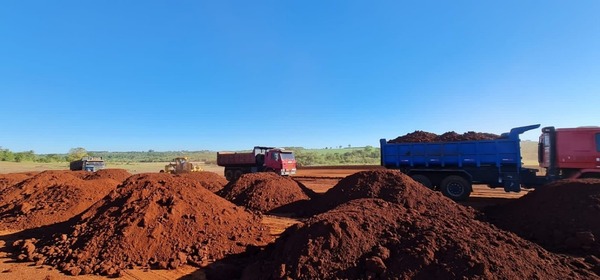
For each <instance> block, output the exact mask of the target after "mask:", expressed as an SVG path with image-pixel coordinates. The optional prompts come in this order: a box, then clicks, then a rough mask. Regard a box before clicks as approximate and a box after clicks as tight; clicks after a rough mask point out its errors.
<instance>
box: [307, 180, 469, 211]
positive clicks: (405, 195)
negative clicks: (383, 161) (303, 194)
mask: <svg viewBox="0 0 600 280" xmlns="http://www.w3.org/2000/svg"><path fill="white" fill-rule="evenodd" d="M415 197H419V199H414V198H415ZM359 198H381V199H383V200H386V201H390V202H396V203H400V204H404V205H406V206H407V207H409V208H417V209H421V210H422V209H424V208H427V207H430V205H431V204H435V203H437V201H439V200H445V201H446V203H448V202H450V201H451V200H450V199H448V198H446V197H444V196H443V195H442V194H441V193H440V192H434V191H430V190H429V189H427V188H425V187H424V186H423V185H421V184H420V183H417V182H415V181H414V180H412V179H411V178H410V177H408V176H407V175H405V174H404V173H402V172H400V171H398V170H388V169H382V170H371V171H362V172H357V173H355V174H352V175H350V176H347V177H346V178H344V179H342V180H340V181H339V182H338V183H337V184H336V185H335V186H334V187H333V188H331V189H329V190H328V191H327V192H325V193H324V194H323V195H322V196H321V197H319V198H317V199H316V200H315V202H314V203H313V209H314V211H313V214H314V213H322V212H325V211H327V210H330V209H333V208H335V207H337V206H338V205H341V204H343V203H346V202H348V201H350V200H353V199H359ZM460 209H461V211H463V215H466V216H468V217H472V218H474V217H475V212H474V211H473V209H471V208H460Z"/></svg>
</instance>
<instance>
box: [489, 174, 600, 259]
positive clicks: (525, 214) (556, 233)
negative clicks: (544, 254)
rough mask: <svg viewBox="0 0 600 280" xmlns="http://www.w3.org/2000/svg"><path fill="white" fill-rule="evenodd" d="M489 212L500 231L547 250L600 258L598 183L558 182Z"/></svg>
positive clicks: (595, 181)
mask: <svg viewBox="0 0 600 280" xmlns="http://www.w3.org/2000/svg"><path fill="white" fill-rule="evenodd" d="M486 212H487V217H489V219H490V221H491V222H492V223H494V224H496V225H497V226H498V227H501V228H504V229H506V230H510V231H512V232H515V233H517V234H518V235H520V236H522V237H524V238H526V239H529V240H531V241H534V242H536V243H538V244H541V245H542V246H544V247H546V248H547V249H550V250H554V251H558V252H563V253H569V254H575V255H581V256H585V255H589V254H592V255H595V256H596V257H599V258H600V240H599V239H600V220H599V219H598V216H600V180H599V179H581V180H564V181H558V182H555V183H553V184H550V185H547V186H544V187H540V188H538V189H536V190H535V191H533V192H530V193H529V194H527V195H525V196H523V197H521V198H520V199H518V200H515V201H514V202H510V203H506V204H504V205H500V206H497V207H493V208H489V209H488V210H487V211H486Z"/></svg>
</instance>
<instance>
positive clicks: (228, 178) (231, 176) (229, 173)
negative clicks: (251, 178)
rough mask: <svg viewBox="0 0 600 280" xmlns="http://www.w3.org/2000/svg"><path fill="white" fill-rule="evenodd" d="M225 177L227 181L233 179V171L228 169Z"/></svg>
mask: <svg viewBox="0 0 600 280" xmlns="http://www.w3.org/2000/svg"><path fill="white" fill-rule="evenodd" d="M225 179H227V181H233V171H231V170H226V171H225Z"/></svg>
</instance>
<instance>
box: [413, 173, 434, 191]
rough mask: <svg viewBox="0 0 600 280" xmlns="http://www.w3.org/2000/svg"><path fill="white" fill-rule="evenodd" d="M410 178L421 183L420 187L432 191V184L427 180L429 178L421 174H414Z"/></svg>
mask: <svg viewBox="0 0 600 280" xmlns="http://www.w3.org/2000/svg"><path fill="white" fill-rule="evenodd" d="M411 178H412V179H413V180H415V181H417V182H419V183H421V185H423V186H426V187H427V188H429V189H432V190H433V189H434V188H433V183H431V180H429V178H428V177H427V176H425V175H423V174H415V175H412V176H411Z"/></svg>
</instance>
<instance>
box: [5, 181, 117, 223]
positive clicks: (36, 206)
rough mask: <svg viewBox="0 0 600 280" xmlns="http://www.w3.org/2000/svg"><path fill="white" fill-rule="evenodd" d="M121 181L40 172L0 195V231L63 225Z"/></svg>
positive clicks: (8, 188) (6, 189) (7, 188)
mask: <svg viewBox="0 0 600 280" xmlns="http://www.w3.org/2000/svg"><path fill="white" fill-rule="evenodd" d="M119 183H121V181H116V180H113V179H109V178H101V179H90V180H82V179H80V178H78V177H76V176H73V175H72V174H71V172H70V171H44V172H41V173H37V174H35V175H33V176H32V177H29V178H27V179H25V180H23V181H21V182H19V183H16V184H14V185H12V186H9V187H6V188H4V189H2V190H1V191H0V229H1V230H6V229H11V230H21V229H29V228H36V227H40V226H45V225H51V224H55V223H59V222H64V221H67V220H69V219H70V218H72V217H75V216H76V215H78V214H80V213H82V212H83V211H85V209H87V208H88V207H90V206H91V205H92V204H94V203H96V202H97V201H98V200H100V199H101V198H102V197H104V196H105V195H107V194H108V193H109V192H110V191H112V190H114V189H115V188H116V187H117V186H118V185H119Z"/></svg>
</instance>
